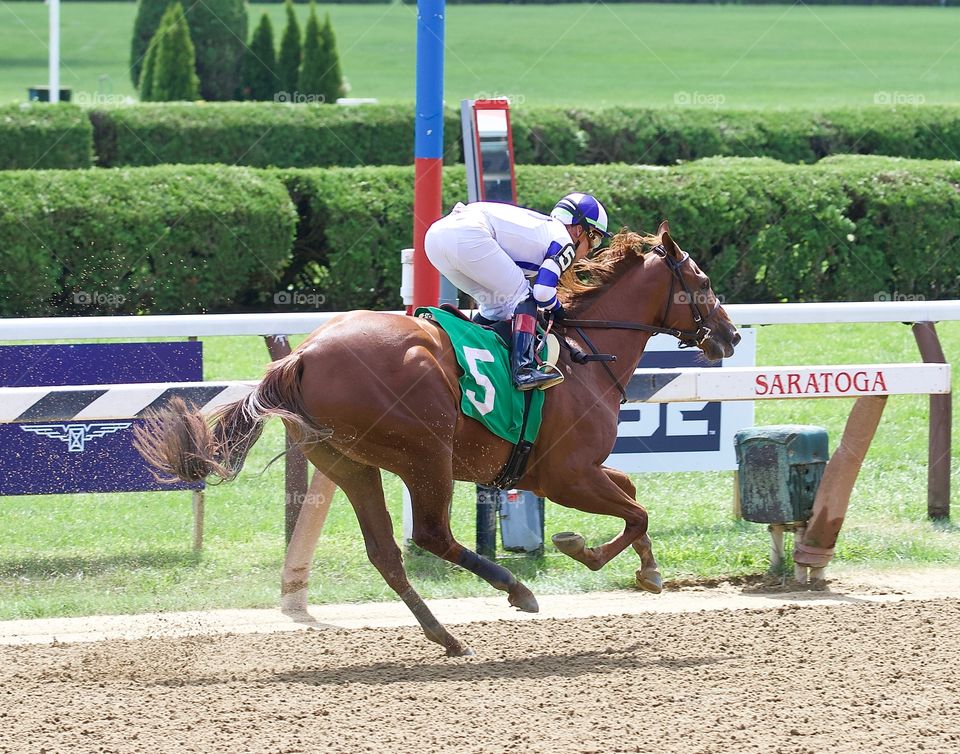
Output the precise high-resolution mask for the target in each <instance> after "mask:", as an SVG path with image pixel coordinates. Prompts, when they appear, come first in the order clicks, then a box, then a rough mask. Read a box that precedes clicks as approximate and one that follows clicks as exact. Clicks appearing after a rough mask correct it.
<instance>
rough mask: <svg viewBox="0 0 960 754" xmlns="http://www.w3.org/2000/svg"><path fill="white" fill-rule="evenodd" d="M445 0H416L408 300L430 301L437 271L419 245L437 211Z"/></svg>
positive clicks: (426, 303) (437, 294) (437, 285)
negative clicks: (415, 90) (409, 283)
mask: <svg viewBox="0 0 960 754" xmlns="http://www.w3.org/2000/svg"><path fill="white" fill-rule="evenodd" d="M444 6H445V0H417V102H416V121H415V129H416V131H415V133H414V152H413V155H414V178H413V305H414V308H416V307H418V306H436V305H437V300H438V299H439V297H440V273H438V272H437V270H436V268H435V267H434V266H433V265H432V264H430V260H429V259H427V255H426V252H425V251H424V247H423V238H424V236H425V235H426V233H427V228H429V227H430V225H431V224H433V222H434V221H436V220H438V219H439V218H440V215H441V213H442V212H443V199H442V194H443V32H444Z"/></svg>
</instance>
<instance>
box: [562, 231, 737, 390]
mask: <svg viewBox="0 0 960 754" xmlns="http://www.w3.org/2000/svg"><path fill="white" fill-rule="evenodd" d="M651 251H652V252H654V253H655V254H657V255H658V256H659V257H660V258H661V259H663V261H664V263H665V264H666V265H667V267H668V268H669V270H670V272H671V273H672V275H671V277H670V293H669V295H668V296H667V305H666V307H665V308H664V310H663V317H662V321H664V322H666V321H667V317H668V315H669V314H670V307H671V306H673V290H674V287H675V285H676V283H677V281H679V282H680V285H681V286H683V292H684V293H685V294H686V297H687V303H688V304H690V311H691V313H692V314H693V323H694V324H695V325H696V326H697V329H696V330H678V329H677V328H675V327H662V326H657V325H645V324H641V323H639V322H621V321H619V320H605V319H563V320H561V321H560V322H558V323H557V324H558V325H560V326H563V327H572V328H573V329H574V330H576V332H577V335H578V336H579V337H580V339H581V340H582V341H583V342H584V343H586V344H587V347H588V348H589V349H590V350H591V351H592V353H589V354H588V353H584V352H583V351H581V350H580V349H574V348H573V346H572V345H571V344H570V343H566V342H565V341H561V343H564V344H565V345H566V347H567V349H568V350H569V351H570V355H571V357H572V358H573V360H574V361H575V362H577V363H578V364H586V363H588V362H591V361H599V362H600V364H601V365H602V366H603V368H604V369H605V370H606V372H607V374H608V375H609V376H610V379H611V380H612V381H613V384H614V385H616V386H617V390H619V391H620V395H621V400H620V403H626V402H627V391H626V390H625V389H624V387H623V385H621V384H620V380H618V379H617V377H616V375H614V373H613V370H612V369H611V368H610V365H609V362H611V361H616V360H617V357H616V356H615V355H613V354H607V353H600V352H599V351H598V350H597V347H596V346H595V345H593V341H591V340H590V338H588V337H587V334H586V333H585V332H584V331H583V328H593V329H598V330H600V329H602V330H640V331H642V332H648V333H652V334H654V335H671V336H673V337H674V338H676V339H677V340H679V341H680V348H696V347H697V346H699V345H700V344H701V343H702V342H703V341H704V340H706V339H707V338H708V337H710V328H709V327H707V326H706V324H705V322H706V320H707V319H709V318H710V317H712V316H713V314H714V312H716V310H717V309H718V308H720V302H719V300H718V301H715V302H714V306H713V309H712V310H711V311H710V312H708V313H707V315H706V316H704V315H703V313H702V312H701V311H700V304H699V303H698V301H697V298H696V297H695V296H694V295H693V293H692V292H691V290H690V286H689V285H687V281H686V280H684V278H683V275H682V274H681V268H682V267H683V265H684V264H686V263H687V262H688V261H689V260H690V255H689V254H688V253H687V252H683V256H682V257H680V259H674V258H673V257H672V256H670V254H668V253H667V250H666V249H664V248H663V245H662V244H661V245H657V246H655V247H653V249H651ZM551 324H552V323H551Z"/></svg>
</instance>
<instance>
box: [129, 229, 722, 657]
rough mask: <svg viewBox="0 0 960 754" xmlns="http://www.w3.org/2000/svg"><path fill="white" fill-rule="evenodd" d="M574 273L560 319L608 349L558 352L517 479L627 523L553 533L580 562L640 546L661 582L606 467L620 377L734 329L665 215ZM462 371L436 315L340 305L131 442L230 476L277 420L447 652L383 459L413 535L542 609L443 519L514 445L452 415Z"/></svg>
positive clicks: (642, 518) (448, 639) (643, 517)
mask: <svg viewBox="0 0 960 754" xmlns="http://www.w3.org/2000/svg"><path fill="white" fill-rule="evenodd" d="M578 272H579V277H574V276H572V275H569V274H568V276H567V277H565V281H564V282H565V286H564V288H563V291H562V295H563V298H564V306H565V307H566V311H567V317H568V318H569V319H568V320H567V322H566V324H565V325H562V326H560V327H559V328H558V329H560V330H562V331H565V335H566V339H567V340H568V341H573V342H574V345H575V347H576V345H579V346H580V348H581V349H584V348H589V349H592V348H596V350H597V351H599V352H602V353H606V354H612V355H615V356H616V361H613V362H606V363H588V364H586V365H578V364H575V363H574V362H573V361H572V359H571V356H570V354H569V353H567V352H565V353H564V354H563V355H562V357H561V361H560V366H561V368H562V370H563V372H564V374H565V376H566V380H565V381H564V382H563V383H562V384H560V385H558V386H556V387H554V388H552V389H551V390H549V391H548V392H547V394H546V396H545V397H546V400H545V402H544V408H543V422H542V425H541V429H540V434H539V437H538V439H537V441H536V444H535V445H534V448H533V451H532V452H531V454H530V459H529V464H528V466H527V469H526V472H525V474H524V475H523V477H522V478H521V480H520V481H519V482H518V483H517V486H518V487H520V488H523V489H526V490H531V491H533V492H535V493H536V494H537V495H542V496H544V497H548V498H550V499H551V500H552V501H554V502H555V503H559V504H560V505H564V506H567V507H571V508H576V509H578V510H581V511H585V512H587V513H598V514H602V515H606V516H614V517H617V518H621V519H623V521H624V524H625V527H624V530H623V532H622V533H621V534H620V535H619V536H617V537H615V538H614V539H612V540H611V541H610V542H607V543H606V544H603V545H600V546H598V547H586V546H585V544H584V541H583V538H582V537H580V536H579V535H576V534H572V533H565V534H562V535H557V536H556V537H554V543H555V544H556V545H557V547H558V549H560V550H561V551H562V552H564V553H565V554H567V555H569V556H570V557H571V558H574V559H575V560H578V561H579V562H581V563H583V564H584V565H586V566H587V567H588V568H590V569H592V570H596V569H599V568H601V567H603V566H604V565H605V564H606V563H607V562H608V561H609V560H610V559H611V558H613V557H615V556H616V555H618V554H619V553H621V552H622V551H623V550H624V549H626V548H627V547H630V546H632V547H633V548H634V549H635V550H636V552H637V553H638V555H639V556H640V569H639V570H638V571H637V583H638V585H639V586H640V587H641V588H644V589H647V590H648V591H652V592H659V591H660V589H661V578H660V574H659V571H658V569H657V563H656V560H655V559H654V556H653V550H652V547H651V542H650V538H649V536H648V535H647V513H646V511H645V510H644V509H643V508H642V507H641V506H640V505H639V504H638V503H637V501H636V499H635V496H636V489H635V487H634V485H633V483H632V482H631V481H630V478H629V477H628V476H627V475H626V474H624V473H622V472H620V471H617V470H615V469H611V468H608V467H606V466H604V465H603V462H604V460H605V459H606V458H607V456H608V455H609V454H610V451H611V450H612V449H613V444H614V442H615V440H616V437H617V417H618V412H619V407H620V399H621V395H622V387H623V386H625V385H626V384H627V382H628V381H629V380H630V377H631V375H632V373H633V370H634V368H635V367H636V365H637V362H638V361H639V360H640V356H641V354H642V353H643V349H644V347H645V345H646V343H647V340H648V339H649V338H650V336H651V334H653V333H654V332H657V331H659V332H670V333H671V334H673V335H675V336H677V337H679V338H681V339H682V340H684V341H686V342H687V343H688V344H689V345H696V346H699V348H700V349H701V350H702V351H703V353H704V355H705V356H706V357H707V358H709V359H719V358H721V357H724V356H730V355H731V354H732V353H733V348H734V346H735V345H736V343H737V342H738V341H739V339H740V336H739V334H738V333H737V331H736V328H735V327H734V326H733V324H732V323H731V322H730V319H729V318H728V317H727V315H726V312H724V310H723V308H722V307H721V306H720V304H719V301H718V300H717V297H716V296H715V295H714V292H713V290H712V289H711V287H710V281H709V279H708V278H707V277H706V275H704V274H703V273H702V272H701V271H700V269H699V268H698V267H697V265H696V264H695V263H694V262H693V261H692V260H691V259H690V257H689V255H687V254H686V253H685V252H683V251H681V250H680V248H679V247H678V246H677V245H676V243H675V242H674V240H673V239H672V238H671V236H670V233H669V228H668V226H667V225H666V223H663V224H661V226H660V229H659V232H658V235H656V236H649V237H644V236H640V235H638V234H636V233H630V232H627V231H623V232H621V233H619V234H617V235H616V236H615V237H614V239H613V240H612V242H611V245H610V248H609V249H607V250H605V251H603V252H601V253H600V254H598V256H597V258H596V259H594V260H587V261H585V262H581V263H580V266H579V268H578ZM578 323H579V329H578V328H577V327H576V325H578ZM587 329H589V332H590V335H589V336H587V337H584V334H585V332H586V330H587ZM587 340H589V341H591V342H592V344H593V345H590V344H589V343H587V342H585V341H587ZM458 374H459V369H458V366H457V361H456V358H455V356H454V354H453V350H452V348H451V346H450V342H449V339H448V337H447V335H446V333H445V332H444V331H443V330H442V329H441V328H440V327H439V326H437V325H436V324H435V323H434V322H433V321H432V320H428V319H418V318H413V317H401V316H397V315H392V314H387V313H377V312H368V311H356V312H350V313H347V314H344V315H342V316H339V317H336V318H334V319H332V320H330V321H329V322H328V323H326V324H325V325H323V326H322V327H320V328H319V329H317V330H316V331H315V332H314V333H313V334H312V335H311V336H310V337H309V338H308V339H307V340H306V341H305V342H304V343H303V344H302V345H301V346H300V347H299V348H297V349H296V350H295V351H294V352H293V353H292V354H290V355H289V356H288V357H286V358H284V359H282V360H280V361H277V362H275V363H273V364H271V365H270V367H269V368H268V371H267V374H266V376H265V377H264V378H263V380H262V381H261V382H260V384H259V385H258V387H257V388H255V389H254V390H253V392H251V393H250V395H249V396H247V397H246V398H243V399H241V400H239V401H236V402H235V403H232V404H229V405H227V406H226V407H224V408H223V409H221V410H220V411H219V412H218V413H217V414H216V415H215V416H214V417H213V418H212V419H208V418H207V417H204V416H202V415H200V414H199V412H197V411H196V410H194V409H192V408H188V407H187V406H185V405H184V404H183V403H180V404H179V405H171V406H170V407H169V408H167V409H166V410H164V411H162V412H161V413H160V414H158V415H156V416H154V417H153V419H152V420H151V421H150V422H149V423H148V424H147V425H146V427H145V428H144V429H143V430H142V431H141V432H140V433H139V437H138V447H139V450H140V452H141V454H142V455H143V456H144V457H145V458H146V459H147V460H148V461H149V462H150V463H152V464H153V465H154V467H155V468H157V469H158V470H159V472H160V473H162V474H166V475H168V476H169V477H171V478H176V479H182V480H190V481H199V480H201V479H204V478H205V477H207V476H210V475H213V476H219V477H221V478H223V479H226V480H230V479H233V478H234V477H236V475H237V474H238V473H239V471H240V469H241V467H242V465H243V462H244V459H245V457H246V455H247V453H248V451H249V450H250V447H251V446H252V445H253V443H254V442H256V440H257V438H258V437H259V435H260V432H261V430H262V427H263V424H264V422H265V421H266V419H268V418H269V417H270V416H279V417H281V418H282V420H283V421H284V423H285V424H286V426H287V429H288V430H289V431H290V433H291V435H292V436H293V437H294V438H296V439H297V440H298V441H299V443H300V445H301V447H302V449H303V452H304V454H305V455H306V457H307V458H308V459H309V460H310V461H311V462H312V463H313V464H314V465H315V466H316V467H317V469H318V470H319V471H321V472H322V473H323V474H324V475H326V476H327V477H328V478H329V479H330V480H332V481H333V482H334V483H335V484H336V485H338V486H339V487H340V488H341V489H343V491H344V493H345V494H346V496H347V498H348V499H349V500H350V503H351V505H352V506H353V508H354V510H355V512H356V515H357V519H358V520H359V522H360V528H361V531H362V532H363V538H364V542H365V544H366V549H367V555H368V556H369V558H370V561H371V562H372V563H373V565H374V566H376V568H377V570H379V571H380V573H381V574H382V576H383V578H384V580H385V581H386V582H387V584H389V585H390V587H391V588H392V589H393V590H394V591H395V592H396V593H397V594H398V595H399V596H400V598H401V599H402V600H403V601H404V602H405V603H406V605H407V607H409V608H410V610H411V612H413V614H414V616H416V618H417V620H418V621H419V623H420V626H421V627H422V628H423V631H424V633H425V634H426V636H427V638H429V639H430V640H432V641H435V642H437V643H438V644H441V645H443V647H445V648H446V651H447V654H448V655H451V656H456V655H466V654H471V651H470V650H469V649H468V648H467V647H466V646H464V645H463V644H461V642H460V641H459V640H457V639H456V638H455V637H454V636H453V635H452V634H450V633H449V632H448V631H447V630H446V629H445V628H444V627H443V626H442V625H441V624H440V623H439V622H438V621H437V619H436V618H435V617H434V616H433V614H432V613H431V612H430V610H429V608H428V607H427V606H426V604H425V603H424V602H423V600H422V599H421V598H420V596H419V595H418V594H417V592H416V591H415V590H414V589H413V587H412V586H411V585H410V582H409V581H408V580H407V575H406V572H405V571H404V567H403V559H402V556H401V551H400V548H399V547H398V546H397V543H396V541H395V539H394V536H393V524H392V521H391V518H390V514H389V512H388V510H387V506H386V502H385V501H384V495H383V487H382V485H381V480H380V469H386V470H387V471H390V472H392V473H394V474H396V475H397V476H399V477H400V478H401V479H402V480H403V483H404V484H405V485H406V487H407V489H408V490H409V491H410V495H411V500H412V511H413V540H414V542H415V543H416V544H417V545H419V546H420V547H422V548H423V549H425V550H428V551H429V552H431V553H433V554H435V555H437V556H438V557H441V558H443V559H444V560H448V561H450V562H451V563H456V564H457V565H459V566H462V567H463V568H466V569H467V570H469V571H472V572H473V573H475V574H477V575H478V576H480V577H481V578H483V579H485V580H486V581H488V582H489V583H490V584H491V585H492V586H494V587H495V588H497V589H500V590H502V591H505V592H506V593H507V595H508V601H509V603H510V604H511V605H513V606H514V607H517V608H519V609H521V610H525V611H529V612H536V611H537V610H538V606H537V601H536V598H535V597H534V596H533V594H532V593H531V592H530V590H529V589H527V587H526V586H524V585H523V584H522V583H520V582H519V581H518V580H517V579H516V578H515V577H514V576H513V574H511V573H510V572H509V571H508V570H507V569H505V568H503V567H502V566H500V565H498V564H496V563H493V562H491V561H490V560H487V559H486V558H483V557H479V556H478V555H477V554H476V553H474V552H473V551H471V550H468V549H467V548H465V547H464V546H463V545H461V544H460V543H459V542H457V541H456V540H455V539H454V538H453V535H452V533H451V531H450V520H449V505H450V500H451V497H452V494H453V480H455V479H457V480H463V481H469V482H477V483H480V484H490V483H491V481H492V480H493V479H494V478H495V477H496V476H497V474H498V473H499V472H500V470H501V469H502V467H503V466H504V464H505V463H506V461H507V458H508V456H509V454H510V449H511V447H510V443H508V442H507V441H505V440H503V439H500V438H499V437H496V436H495V435H493V434H491V433H490V432H488V431H487V430H486V429H484V427H483V426H482V425H481V424H480V423H478V422H476V421H474V420H472V419H468V418H466V417H465V416H464V415H463V414H462V413H461V412H460V410H459V405H460V387H459V383H458Z"/></svg>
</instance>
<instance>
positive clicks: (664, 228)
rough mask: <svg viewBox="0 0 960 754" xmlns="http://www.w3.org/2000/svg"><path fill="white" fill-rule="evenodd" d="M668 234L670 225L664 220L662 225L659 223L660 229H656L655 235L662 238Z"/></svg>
mask: <svg viewBox="0 0 960 754" xmlns="http://www.w3.org/2000/svg"><path fill="white" fill-rule="evenodd" d="M669 232H670V223H668V222H667V221H666V220H664V221H663V222H662V223H660V227H659V228H657V235H658V236H662V235H663V234H664V233H669Z"/></svg>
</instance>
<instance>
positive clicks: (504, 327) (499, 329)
mask: <svg viewBox="0 0 960 754" xmlns="http://www.w3.org/2000/svg"><path fill="white" fill-rule="evenodd" d="M440 308H441V309H443V311H445V312H447V313H448V314H452V315H454V316H455V317H457V318H459V319H462V320H463V321H465V322H469V323H471V324H473V325H476V326H477V327H482V328H484V329H486V330H492V331H493V332H495V333H496V334H497V335H498V336H499V338H500V340H502V341H503V342H504V343H510V340H511V339H512V335H513V333H512V327H513V325H512V323H511V321H510V320H503V321H502V322H493V323H492V324H489V325H487V324H484V323H483V322H477V321H476V320H473V319H470V317H468V316H467V315H466V314H464V313H463V312H462V311H460V309H458V308H457V307H455V306H454V305H453V304H440ZM537 324H538V328H537V344H536V350H537V353H541V351H542V348H543V342H544V340H543V339H544V336H546V344H547V351H546V353H543V354H542V355H541V358H542V359H543V363H544V364H549V365H550V366H551V367H553V368H555V369H558V367H557V360H558V359H559V358H560V340H559V339H558V338H557V336H556V335H554V334H553V333H546V332H545V330H544V326H543V325H544V322H543V317H542V316H541V317H539V318H538V323H537ZM558 371H559V369H558Z"/></svg>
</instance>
